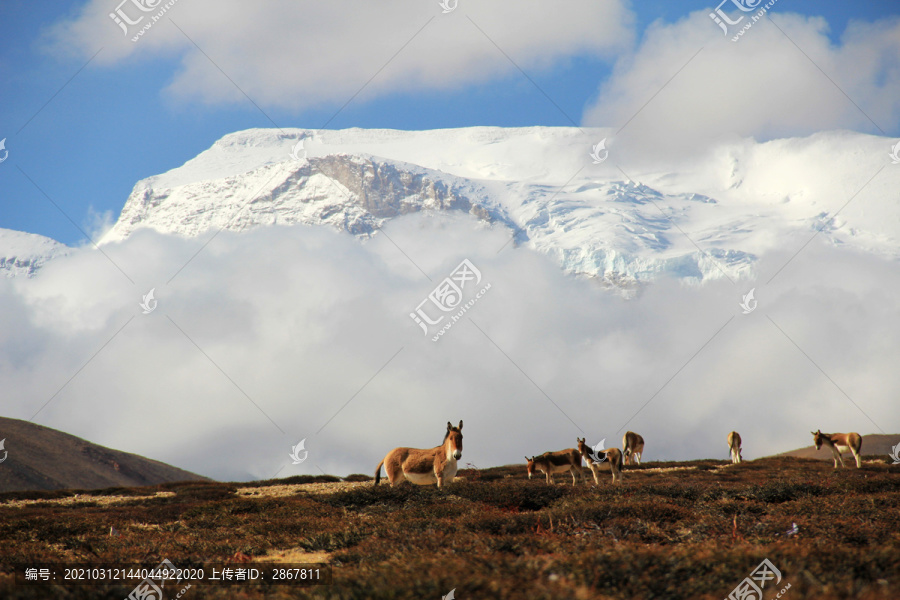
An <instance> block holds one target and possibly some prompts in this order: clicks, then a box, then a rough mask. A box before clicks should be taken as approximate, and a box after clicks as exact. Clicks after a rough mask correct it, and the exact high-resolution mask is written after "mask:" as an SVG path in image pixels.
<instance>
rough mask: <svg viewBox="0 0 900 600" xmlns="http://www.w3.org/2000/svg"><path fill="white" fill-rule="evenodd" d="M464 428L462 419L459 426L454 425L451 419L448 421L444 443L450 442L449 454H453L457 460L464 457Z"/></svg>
mask: <svg viewBox="0 0 900 600" xmlns="http://www.w3.org/2000/svg"><path fill="white" fill-rule="evenodd" d="M462 428H463V422H462V421H460V422H459V427H454V426H453V425H452V424H451V423H450V421H447V434H446V435H444V443H445V444H450V448H449V449H448V454H450V455H451V456H453V458H455V459H456V460H459V459H460V458H462V440H463V435H462Z"/></svg>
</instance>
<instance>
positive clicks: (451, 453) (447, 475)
mask: <svg viewBox="0 0 900 600" xmlns="http://www.w3.org/2000/svg"><path fill="white" fill-rule="evenodd" d="M462 428H463V422H462V421H460V422H459V427H454V426H453V425H452V424H450V422H449V421H448V422H447V433H446V434H444V443H443V444H441V445H440V446H437V447H435V448H431V449H430V450H420V449H419V448H394V449H393V450H391V451H390V452H388V453H387V456H385V457H384V460H383V461H381V462H380V463H378V468H377V469H375V485H378V482H379V481H381V465H384V472H385V473H387V479H388V481H389V482H390V483H391V485H395V484H397V483H400V482H401V481H403V478H404V477H405V478H406V479H407V480H409V481H411V482H412V483H415V484H418V485H431V484H432V483H435V482H436V483H437V485H438V487H441V486H442V485H444V481H447V482H450V481H453V478H454V477H456V468H457V467H456V461H458V460H459V459H460V458H462V448H463V443H462V442H463V436H462Z"/></svg>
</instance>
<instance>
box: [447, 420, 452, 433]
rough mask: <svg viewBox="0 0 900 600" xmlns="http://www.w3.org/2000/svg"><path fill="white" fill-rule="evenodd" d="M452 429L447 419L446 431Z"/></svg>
mask: <svg viewBox="0 0 900 600" xmlns="http://www.w3.org/2000/svg"><path fill="white" fill-rule="evenodd" d="M451 429H453V425H451V424H450V421H447V431H450V430H451Z"/></svg>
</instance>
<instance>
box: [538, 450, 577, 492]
mask: <svg viewBox="0 0 900 600" xmlns="http://www.w3.org/2000/svg"><path fill="white" fill-rule="evenodd" d="M525 460H526V461H528V465H527V466H528V479H531V477H532V476H533V475H534V473H535V471H543V472H544V474H545V475H546V476H547V483H550V484H552V483H553V474H554V473H566V472H569V473H571V474H572V485H573V486H574V485H575V484H576V482H577V478H578V477H584V473H583V472H582V471H581V454H579V453H578V450H576V449H575V448H566V449H565V450H557V451H556V452H544V453H543V454H541V455H540V456H532V457H531V458H528V457H527V456H526V457H525Z"/></svg>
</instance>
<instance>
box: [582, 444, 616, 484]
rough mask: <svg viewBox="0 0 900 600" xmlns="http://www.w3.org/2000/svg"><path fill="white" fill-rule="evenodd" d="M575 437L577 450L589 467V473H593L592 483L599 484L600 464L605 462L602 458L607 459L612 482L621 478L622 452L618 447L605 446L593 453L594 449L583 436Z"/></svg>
mask: <svg viewBox="0 0 900 600" xmlns="http://www.w3.org/2000/svg"><path fill="white" fill-rule="evenodd" d="M575 439H576V440H578V452H580V453H581V456H582V457H583V458H584V461H585V462H586V463H587V465H588V467H590V468H591V473H593V474H594V483H596V484H597V485H600V475H599V473H600V465H601V464H603V462H605V461H604V458H606V459H608V460H609V470H610V471H612V481H613V483H616V482H617V481H621V480H622V453H621V452H620V451H619V449H618V448H606V449H605V450H601V451H599V452H598V453H596V454H595V453H594V449H593V448H591V447H590V446H588V445H587V444H586V443H585V442H584V438H575Z"/></svg>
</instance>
